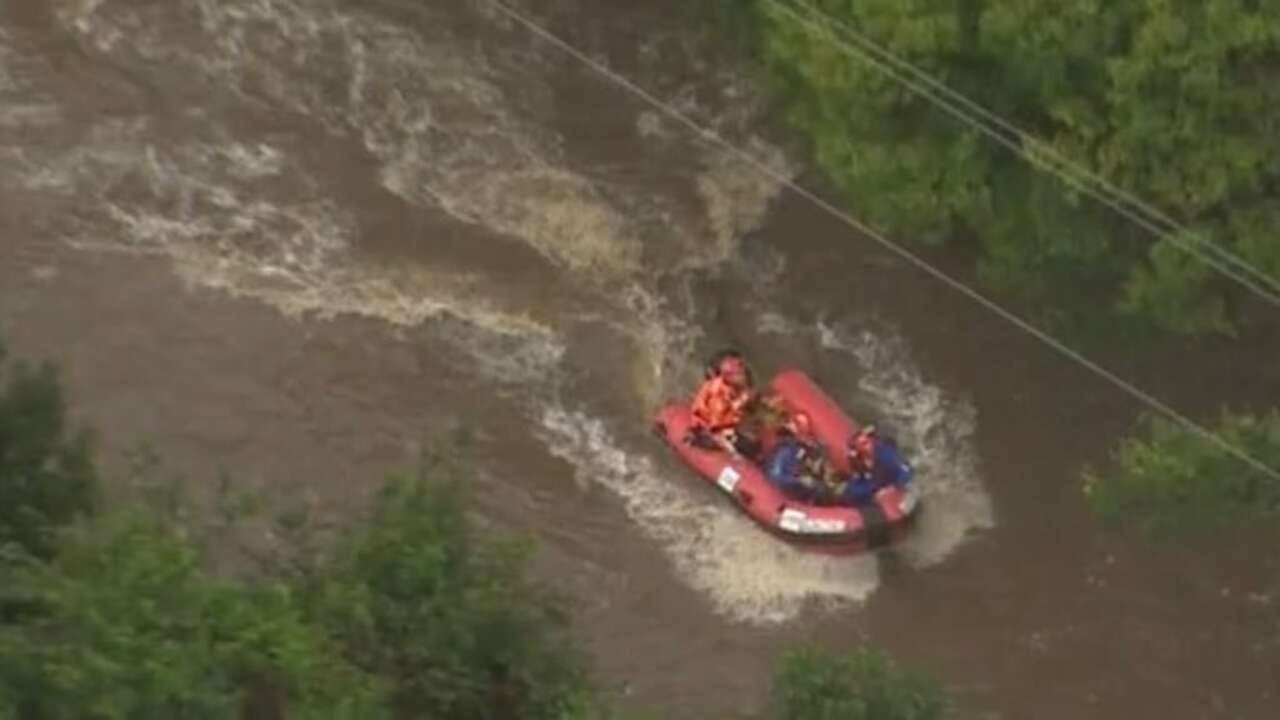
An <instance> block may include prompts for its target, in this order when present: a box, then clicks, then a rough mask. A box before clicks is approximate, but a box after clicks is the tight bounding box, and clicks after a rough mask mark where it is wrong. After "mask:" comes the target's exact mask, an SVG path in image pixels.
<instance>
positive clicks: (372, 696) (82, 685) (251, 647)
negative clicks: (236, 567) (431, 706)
mask: <svg viewBox="0 0 1280 720" xmlns="http://www.w3.org/2000/svg"><path fill="white" fill-rule="evenodd" d="M3 579H4V580H5V590H4V591H3V592H4V594H5V595H6V596H8V597H7V599H10V600H12V599H14V598H15V596H20V597H18V598H17V599H20V600H22V601H23V602H24V603H25V604H26V605H27V606H28V607H30V608H31V609H30V610H29V611H28V612H27V613H25V614H24V616H23V617H22V621H21V622H17V623H12V624H9V625H6V626H0V698H3V701H0V716H4V712H5V710H6V709H7V710H8V712H9V715H8V716H9V717H14V718H48V719H49V720H60V719H65V720H73V719H74V720H81V719H83V720H114V719H116V718H179V717H181V718H193V719H199V718H209V719H211V720H212V719H214V718H234V717H238V716H241V715H242V714H245V715H251V716H254V717H283V716H284V715H283V713H284V712H285V711H286V709H287V712H288V717H297V718H351V719H352V720H354V719H355V718H377V717H386V714H385V713H379V712H378V710H379V704H378V702H377V700H378V696H377V694H376V692H375V684H374V683H373V681H372V680H371V679H370V678H367V677H364V676H363V675H362V674H361V673H359V672H357V671H355V669H354V668H352V667H350V666H349V665H347V664H346V663H345V662H344V661H343V660H342V659H341V655H340V653H338V652H336V648H334V647H331V646H330V645H329V643H328V641H327V640H326V639H325V637H324V632H323V629H322V628H320V627H317V626H316V625H314V624H312V623H310V622H308V619H307V618H306V617H305V615H304V614H303V612H302V611H301V608H300V605H299V602H298V598H297V596H296V595H295V594H293V593H292V592H290V590H289V589H288V588H286V587H283V586H279V585H275V584H268V585H263V586H260V587H243V586H238V585H234V584H230V583H224V582H219V581H216V580H214V579H212V578H209V577H208V576H206V575H205V574H204V573H203V572H202V571H201V569H200V564H199V558H198V557H197V554H196V552H195V550H194V548H193V547H192V545H191V544H190V543H189V542H188V541H187V540H185V539H184V538H183V537H182V536H181V535H180V534H179V533H177V532H176V531H175V530H174V529H172V528H168V527H165V526H164V525H163V524H161V523H159V522H156V521H155V520H154V519H151V518H148V517H143V516H140V515H137V514H129V515H124V516H119V517H110V518H103V519H101V520H98V521H95V522H92V523H89V524H87V525H85V526H84V527H81V528H78V530H77V531H76V532H74V533H71V534H70V535H69V536H68V537H67V538H66V540H65V542H64V543H63V545H62V547H61V548H60V552H59V554H58V557H57V558H56V559H55V560H54V561H53V562H52V563H50V564H49V565H48V566H42V565H40V564H30V565H27V566H25V567H22V568H19V569H11V570H10V571H9V572H8V573H6V577H4V578H3ZM6 701H7V703H8V707H7V708H6V707H5V702H6Z"/></svg>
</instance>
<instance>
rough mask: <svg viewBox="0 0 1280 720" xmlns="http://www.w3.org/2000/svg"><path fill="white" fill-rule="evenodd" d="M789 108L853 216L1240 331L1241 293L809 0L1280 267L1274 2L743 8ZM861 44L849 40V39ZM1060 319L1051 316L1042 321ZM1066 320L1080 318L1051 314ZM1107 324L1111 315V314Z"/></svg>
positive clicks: (1057, 294)
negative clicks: (973, 121) (995, 133)
mask: <svg viewBox="0 0 1280 720" xmlns="http://www.w3.org/2000/svg"><path fill="white" fill-rule="evenodd" d="M731 4H733V5H735V6H736V7H738V8H739V9H742V10H745V11H746V12H747V13H748V14H749V15H750V17H751V18H753V19H754V23H753V24H752V27H753V29H754V38H755V40H756V42H757V45H758V50H759V52H760V55H761V57H762V60H763V62H764V64H765V66H766V67H767V68H768V70H769V71H770V75H771V77H772V78H773V79H774V81H775V83H774V84H775V86H776V88H777V91H778V93H779V96H780V97H781V99H782V101H783V103H784V105H785V107H786V108H787V111H788V114H789V117H790V119H791V120H792V121H793V122H794V124H795V125H796V126H797V127H799V128H800V129H801V130H803V131H804V132H805V134H806V135H807V136H808V137H809V138H810V139H811V140H812V144H813V148H814V151H815V154H816V158H817V161H818V163H819V164H820V165H821V167H822V168H823V169H824V170H825V171H826V172H827V174H828V175H829V176H830V177H831V178H832V179H833V180H834V182H835V183H836V185H837V186H838V187H839V188H840V189H841V190H843V191H844V192H845V193H846V194H847V196H848V197H849V200H850V202H851V203H852V204H853V205H855V206H856V209H857V211H858V212H859V213H860V214H862V215H864V216H865V217H866V218H867V219H868V220H870V221H872V222H873V223H875V224H877V225H879V226H881V227H884V228H886V229H888V230H889V231H891V232H893V233H894V234H897V235H899V236H902V237H904V238H908V239H923V240H931V241H943V240H946V239H949V238H956V237H974V238H977V239H978V240H979V241H980V242H981V246H982V248H983V251H984V252H983V259H982V262H981V265H980V270H981V274H982V276H983V277H984V278H985V279H986V280H987V281H988V282H990V283H991V284H992V285H994V286H995V287H998V288H1000V289H1003V290H1006V291H1011V292H1015V293H1018V294H1020V295H1022V296H1024V297H1027V298H1029V299H1031V300H1033V301H1038V302H1039V303H1040V306H1041V307H1043V308H1045V309H1046V313H1048V308H1050V307H1051V306H1056V307H1058V308H1065V311H1060V312H1065V314H1066V315H1072V316H1080V315H1083V314H1094V315H1096V310H1097V308H1098V307H1099V303H1098V299H1099V298H1100V297H1101V298H1102V306H1103V307H1110V308H1112V309H1115V310H1118V311H1120V312H1121V313H1122V314H1123V315H1126V316H1129V317H1131V318H1134V319H1140V320H1141V321H1142V322H1143V323H1146V324H1155V325H1159V326H1162V327H1164V328H1167V329H1172V330H1176V331H1181V332H1189V333H1191V332H1203V331H1230V330H1231V329H1232V327H1233V322H1235V321H1236V320H1237V318H1236V314H1235V313H1233V310H1232V308H1233V307H1234V306H1233V303H1232V300H1233V299H1234V298H1236V297H1239V296H1240V291H1239V290H1238V288H1237V287H1236V286H1235V285H1234V284H1232V283H1229V281H1226V280H1224V279H1223V278H1221V277H1220V276H1219V275H1217V273H1216V272H1214V271H1212V270H1210V269H1208V268H1207V267H1206V266H1205V265H1204V264H1203V263H1201V262H1200V261H1199V260H1196V259H1195V258H1193V257H1191V256H1189V255H1187V254H1186V253H1185V252H1183V251H1182V250H1181V249H1179V247H1178V246H1177V245H1176V244H1175V243H1176V242H1182V243H1183V244H1186V243H1188V242H1192V241H1193V240H1192V238H1191V237H1185V236H1181V237H1178V238H1175V240H1174V241H1170V240H1168V239H1166V240H1160V241H1155V240H1154V235H1153V234H1151V233H1150V232H1149V231H1148V230H1146V229H1143V228H1141V227H1139V226H1138V225H1135V224H1134V223H1132V222H1129V221H1128V220H1125V219H1123V218H1121V217H1120V216H1119V215H1118V214H1116V213H1115V212H1114V211H1112V210H1111V209H1108V208H1106V207H1105V206H1103V205H1102V204H1100V203H1097V202H1095V201H1094V200H1091V199H1087V198H1085V197H1084V196H1082V195H1081V194H1079V193H1077V192H1075V191H1073V190H1070V189H1069V188H1067V186H1065V185H1064V184H1063V183H1062V182H1061V181H1060V180H1058V179H1057V178H1055V177H1054V176H1052V175H1050V174H1048V173H1044V172H1038V171H1036V170H1035V169H1033V168H1032V167H1031V166H1030V165H1028V164H1027V163H1026V162H1025V161H1023V160H1022V159H1020V158H1018V157H1017V155H1015V154H1014V153H1013V152H1011V151H1009V150H1008V149H1007V148H1005V147H1002V146H1001V145H999V144H997V143H996V142H993V141H991V140H990V139H988V138H987V137H984V136H982V135H980V134H979V133H978V132H977V131H976V130H974V129H972V128H971V127H969V126H966V125H963V124H962V123H960V122H959V121H958V120H956V119H955V118H954V117H952V116H951V115H948V114H947V113H945V112H943V111H942V110H940V109H938V108H937V107H935V106H934V105H932V104H931V103H930V102H929V101H928V100H926V99H923V98H921V97H920V96H918V95H916V94H914V93H912V92H911V91H910V90H909V89H908V88H907V87H905V86H904V85H902V84H901V83H899V82H896V81H894V80H892V79H890V78H888V77H887V76H886V75H885V74H884V73H883V72H882V71H881V70H878V69H876V68H875V67H873V66H872V65H871V64H870V63H868V62H867V61H866V60H864V59H859V58H858V57H857V56H856V55H851V54H850V53H849V52H847V51H846V50H842V49H841V48H840V47H839V46H838V45H837V44H836V43H833V42H830V40H833V39H834V40H839V39H840V38H844V39H851V38H850V36H848V35H847V34H846V33H845V31H842V30H841V29H840V28H839V27H838V26H836V25H834V24H831V23H828V22H826V21H824V20H821V19H816V20H815V19H814V18H815V17H816V16H814V15H811V14H810V13H809V11H808V10H809V8H816V9H818V10H820V11H821V12H822V13H824V14H826V15H829V16H831V17H833V18H835V19H836V20H838V21H839V22H840V23H842V24H844V25H847V26H848V27H849V28H852V29H853V30H855V31H857V32H859V33H862V34H864V35H866V36H868V37H870V38H872V39H873V40H874V41H875V42H876V43H878V44H880V45H881V46H883V47H885V48H887V49H889V50H891V51H892V52H893V53H895V54H896V55H898V56H900V57H902V58H904V59H906V60H908V61H910V62H911V63H913V64H915V65H917V66H919V67H920V68H922V69H923V70H925V71H927V72H929V73H930V74H931V75H933V76H934V77H936V78H938V79H939V80H941V81H942V82H944V83H946V84H947V85H948V86H950V87H952V88H954V89H956V90H958V91H959V92H961V93H964V94H965V95H966V96H968V97H970V98H973V99H974V100H975V101H977V102H978V103H980V104H982V105H983V106H985V107H987V108H989V109H990V110H992V111H993V112H995V113H997V114H998V115H1000V116H1001V117H1004V118H1007V119H1008V120H1010V121H1011V122H1012V123H1013V124H1015V125H1016V126H1018V127H1019V128H1021V129H1022V130H1024V131H1026V132H1028V133H1029V134H1030V135H1031V136H1032V137H1034V138H1038V139H1039V140H1041V141H1043V143H1044V144H1043V145H1039V144H1034V143H1031V142H1024V141H1023V140H1022V139H1021V138H1019V137H1018V136H1017V135H1015V134H1012V133H1009V132H1007V131H1001V135H1002V137H1006V138H1009V139H1013V140H1014V141H1015V142H1017V143H1019V147H1020V148H1021V149H1024V150H1026V151H1028V152H1032V153H1035V154H1036V157H1040V158H1044V157H1046V155H1045V153H1046V150H1052V151H1055V152H1057V153H1060V154H1062V155H1064V156H1066V157H1067V158H1070V159H1071V160H1073V161H1074V162H1076V163H1078V164H1080V165H1082V166H1083V167H1084V168H1086V169H1087V170H1089V171H1091V172H1093V173H1097V174H1099V175H1101V176H1102V177H1104V178H1106V179H1107V180H1108V181H1110V182H1111V183H1113V184H1114V185H1116V186H1118V187H1119V188H1122V189H1124V190H1126V191H1128V192H1130V193H1132V194H1136V195H1137V196H1138V197H1140V198H1143V199H1144V200H1146V201H1148V202H1150V203H1153V204H1154V206H1155V207H1156V208H1157V209H1159V211H1160V212H1162V213H1163V214H1165V215H1167V216H1169V217H1171V218H1172V219H1174V220H1176V221H1177V222H1178V223H1180V224H1182V225H1184V226H1186V227H1187V228H1189V229H1190V230H1191V231H1192V232H1193V233H1194V237H1195V238H1198V239H1200V240H1202V241H1204V242H1208V243H1213V244H1216V246H1219V247H1222V248H1226V249H1229V250H1230V251H1232V252H1234V253H1235V254H1237V255H1239V256H1240V257H1241V258H1243V259H1245V260H1247V261H1248V262H1249V263H1251V264H1253V265H1255V266H1256V267H1258V268H1259V269H1260V270H1262V271H1264V272H1266V273H1268V274H1269V275H1270V276H1271V277H1274V278H1280V239H1277V238H1276V236H1275V228H1276V227H1277V225H1278V222H1277V221H1280V202H1277V190H1278V189H1280V163H1277V162H1276V158H1277V157H1280V132H1277V130H1278V129H1280V83H1276V82H1275V78H1274V77H1273V75H1274V73H1273V70H1274V68H1275V67H1276V65H1277V63H1278V62H1280V2H1276V1H1275V0H1253V1H1250V0H1072V1H1071V2H1061V1H1060V0H961V1H960V2H955V1H954V0H910V1H902V0H856V1H854V0H742V1H741V2H738V3H731ZM855 44H856V41H855ZM1050 317H1053V315H1052V314H1050ZM1058 319H1068V318H1065V317H1062V316H1059V317H1058ZM1113 319H1114V318H1113Z"/></svg>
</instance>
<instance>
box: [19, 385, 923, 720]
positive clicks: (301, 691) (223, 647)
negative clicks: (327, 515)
mask: <svg viewBox="0 0 1280 720" xmlns="http://www.w3.org/2000/svg"><path fill="white" fill-rule="evenodd" d="M8 377H9V379H8V382H7V383H6V384H5V385H4V388H3V392H0V497H3V498H4V500H5V504H4V505H3V507H0V511H3V513H4V514H3V516H0V522H2V523H3V524H0V530H2V531H3V533H4V534H3V536H0V718H4V719H6V720H7V719H12V720H27V719H34V718H40V719H43V720H64V719H65V720H72V719H75V720H117V719H119V720H123V719H125V718H179V717H180V718H192V719H199V718H209V719H222V718H255V719H256V718H266V719H270V718H325V719H326V720H327V719H329V718H338V719H341V718H351V719H352V720H356V719H359V720H373V719H376V718H430V719H431V720H450V719H458V720H465V719H473V718H474V719H475V720H498V719H504V718H506V719H511V720H515V719H517V718H518V719H520V720H538V719H539V718H545V719H546V720H575V719H582V720H587V719H591V720H596V719H604V718H611V717H619V715H618V714H617V713H616V711H614V710H612V709H610V708H609V705H610V702H609V698H608V697H606V695H605V693H603V692H602V691H601V690H600V689H599V687H598V685H597V684H596V683H595V682H594V681H593V678H592V676H591V674H590V672H589V670H588V665H587V662H586V659H585V657H584V656H583V655H582V653H581V652H580V651H579V650H578V649H577V648H576V647H575V645H574V643H573V642H572V641H571V636H570V632H569V630H570V620H569V618H570V615H571V606H570V605H569V604H568V603H567V602H566V601H564V600H563V599H560V598H557V597H555V596H553V595H552V594H550V593H549V592H548V591H547V589H546V588H544V587H543V586H542V585H541V584H540V583H538V582H537V581H536V580H534V579H533V578H531V577H530V576H529V574H528V571H527V563H526V562H525V560H526V555H527V550H526V546H525V545H523V544H519V543H516V542H513V541H511V540H503V539H499V538H495V537H492V536H491V535H490V534H488V533H484V532H480V531H479V530H478V529H477V528H476V527H475V525H474V524H473V523H472V522H471V521H470V520H469V519H468V514H467V509H468V502H467V495H466V488H467V487H468V486H469V485H470V484H469V483H467V482H465V479H466V477H467V466H466V463H465V462H463V461H462V460H461V459H459V457H457V456H461V455H464V454H465V453H464V452H463V451H462V450H461V449H459V448H456V447H455V448H451V453H449V454H447V455H446V454H438V455H433V456H429V457H427V458H424V459H423V460H422V461H421V463H420V466H419V468H420V469H419V471H418V472H416V473H411V474H403V475H399V476H396V477H393V478H392V479H390V480H388V481H387V482H386V484H385V485H384V487H383V489H382V491H381V492H380V493H379V495H378V497H377V499H376V501H375V502H374V506H373V508H372V509H371V511H370V513H369V514H368V517H367V518H366V519H364V520H362V521H359V522H356V523H354V524H352V525H351V526H350V527H349V528H348V529H347V530H346V531H345V532H343V533H341V534H340V535H339V536H338V537H336V538H333V539H330V540H328V541H327V542H323V543H319V547H318V548H317V543H316V540H315V537H314V534H313V533H310V532H309V531H308V528H307V527H305V523H306V520H305V517H304V518H303V519H302V520H299V516H298V514H296V513H285V514H283V515H281V516H280V519H279V528H278V530H279V532H278V533H277V534H276V535H277V537H279V538H281V539H282V542H283V543H284V545H285V546H284V547H282V548H278V549H276V551H273V552H270V553H267V555H266V558H267V560H266V561H265V562H264V563H259V564H262V565H264V567H261V568H257V569H255V570H254V571H252V572H243V573H234V574H233V576H230V577H229V576H225V575H226V574H225V573H221V574H219V573H215V572H213V571H212V570H211V568H212V566H213V565H212V563H211V562H210V556H211V555H212V554H213V553H214V552H215V551H222V552H226V551H227V548H226V547H222V545H224V544H226V543H227V542H234V538H235V523H232V529H231V532H230V534H229V535H228V534H226V528H221V529H219V530H218V531H217V532H218V533H219V534H218V536H217V537H210V536H207V535H206V534H205V532H204V531H203V530H201V529H200V527H199V526H198V524H193V523H190V522H189V521H186V520H184V518H183V515H182V513H177V512H174V511H173V507H172V504H171V500H172V498H167V497H166V498H165V499H164V500H163V501H162V502H155V501H154V499H155V498H157V497H160V495H161V494H155V493H151V494H149V495H148V496H144V498H143V499H139V500H133V501H121V503H119V504H115V505H112V506H110V507H104V506H103V504H102V503H99V502H97V501H96V498H97V494H98V481H97V474H96V471H95V470H94V463H93V460H92V457H91V454H90V451H89V446H88V444H87V443H86V441H85V440H84V436H83V435H82V434H76V433H74V432H72V430H71V428H70V427H69V423H68V420H67V411H66V405H65V402H64V400H63V397H62V392H61V390H60V388H59V385H58V382H57V378H56V374H55V373H54V371H53V370H52V369H51V368H49V367H47V366H45V367H44V368H43V369H41V370H39V371H34V370H31V369H30V368H28V367H27V366H21V365H20V366H14V367H13V368H11V369H10V372H9V376H8ZM147 497H150V498H151V499H147ZM244 506H246V504H244V503H241V504H240V505H238V506H237V507H244ZM246 512H247V511H246ZM302 515H305V514H302ZM241 519H247V518H241ZM228 538H230V540H228ZM241 575H243V577H240V576H241ZM773 693H774V702H773V706H772V707H773V714H772V717H777V718H779V720H793V719H794V720H800V719H801V718H804V719H805V720H809V719H810V718H825V717H830V718H836V717H840V718H857V717H875V718H882V719H884V720H895V719H897V718H901V719H902V720H929V719H931V718H941V717H943V716H944V712H945V705H944V703H943V701H942V699H941V697H942V696H941V693H940V691H939V690H938V689H937V688H936V687H935V686H933V685H931V684H929V683H928V682H927V681H924V680H921V679H919V678H917V677H916V676H914V675H909V674H905V673H903V672H901V671H899V670H897V669H895V668H894V667H893V666H892V665H891V664H890V663H888V661H887V660H885V659H884V658H881V657H880V656H878V655H874V654H871V653H867V652H859V653H855V654H853V655H851V656H849V657H847V658H842V657H838V656H837V657H828V656H820V655H817V654H814V653H812V652H806V653H802V654H798V655H795V656H790V657H787V658H785V659H783V661H782V662H781V664H780V669H779V672H778V676H777V681H776V683H775V686H774V690H773ZM850 713H853V714H850ZM859 713H861V714H859Z"/></svg>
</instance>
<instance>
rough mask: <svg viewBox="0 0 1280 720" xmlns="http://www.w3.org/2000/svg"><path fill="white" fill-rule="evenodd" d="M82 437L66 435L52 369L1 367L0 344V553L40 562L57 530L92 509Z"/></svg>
mask: <svg viewBox="0 0 1280 720" xmlns="http://www.w3.org/2000/svg"><path fill="white" fill-rule="evenodd" d="M95 492H96V473H95V470H94V465H93V462H92V459H91V453H90V448H89V442H88V437H87V435H85V434H84V433H74V432H72V430H71V428H70V426H69V423H68V420H67V409H66V403H65V401H64V399H63V394H62V387H61V385H60V384H59V382H58V377H57V372H56V371H55V370H54V368H53V366H51V365H49V364H44V365H41V366H39V367H32V366H30V365H28V364H27V363H23V362H16V363H12V364H9V363H6V362H5V351H4V346H3V344H2V343H0V547H2V546H4V545H6V544H15V545H17V546H18V547H19V548H21V549H22V550H23V551H25V552H27V553H31V554H33V555H36V556H39V557H48V555H49V554H50V552H52V546H53V542H54V537H53V533H54V531H55V530H56V528H58V527H60V526H61V525H63V524H65V523H67V522H68V521H70V520H71V519H73V518H74V517H77V516H79V515H83V514H85V513H87V512H88V511H89V510H90V509H91V508H92V506H93V503H94V496H95Z"/></svg>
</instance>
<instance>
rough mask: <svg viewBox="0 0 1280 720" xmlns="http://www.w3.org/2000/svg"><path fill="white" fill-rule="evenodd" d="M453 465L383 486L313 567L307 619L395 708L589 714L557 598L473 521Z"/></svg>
mask: <svg viewBox="0 0 1280 720" xmlns="http://www.w3.org/2000/svg"><path fill="white" fill-rule="evenodd" d="M446 468H447V470H446ZM459 472H460V469H459V468H457V467H456V466H451V465H443V466H437V467H436V468H435V471H434V472H432V473H430V474H423V475H419V476H418V477H412V478H402V479H397V480H395V481H393V482H391V483H390V484H389V485H388V486H387V487H386V488H385V490H384V491H383V493H382V497H381V499H380V501H379V503H378V507H377V510H376V512H375V513H374V515H373V517H372V518H370V520H369V522H367V523H364V524H362V525H361V526H360V527H359V528H358V529H357V530H356V531H355V532H354V533H353V534H352V536H351V537H350V538H348V540H347V541H346V542H345V543H343V544H342V546H341V547H340V548H339V551H338V554H337V557H336V559H335V561H334V562H333V563H332V564H331V565H330V566H329V567H327V568H325V571H324V572H323V573H322V574H319V575H317V576H315V578H313V582H312V587H311V588H310V592H309V594H311V595H312V596H314V597H315V598H316V601H315V609H316V616H317V618H318V619H319V621H320V622H321V624H322V625H323V626H324V627H325V628H327V629H328V631H329V632H330V633H332V634H333V636H334V637H335V638H336V639H337V640H338V642H339V643H340V644H341V645H342V646H343V647H344V648H345V649H346V655H347V657H349V658H351V659H352V660H353V662H355V663H356V664H357V665H358V666H360V667H361V668H362V669H364V670H365V671H366V672H368V673H370V674H371V675H373V676H376V677H379V678H384V679H386V680H387V681H388V682H389V684H390V688H391V692H390V695H389V700H390V703H391V706H392V707H393V708H395V709H396V710H397V711H398V712H397V715H398V716H399V717H421V718H491V717H492V718H498V717H509V718H530V719H534V720H536V719H537V718H548V719H550V718H563V719H566V720H567V719H568V718H587V717H599V716H600V715H599V714H598V713H599V711H598V709H596V708H595V706H594V703H593V698H592V696H591V694H590V692H589V691H588V683H587V680H586V677H585V676H584V674H583V672H582V670H581V668H580V666H579V665H578V663H577V662H576V655H575V653H574V651H573V650H572V648H571V647H569V645H568V644H567V642H566V638H565V634H564V633H563V632H562V631H563V630H564V629H565V625H566V619H567V618H566V616H565V614H564V613H563V611H562V609H561V607H560V605H559V603H558V602H556V601H555V600H554V599H553V598H551V597H549V596H547V595H546V593H545V592H544V591H543V590H541V589H540V588H539V587H537V586H536V585H535V584H533V583H531V582H529V581H528V580H527V579H526V577H525V573H524V562H523V559H524V558H523V553H522V552H521V551H520V550H519V549H518V548H517V547H516V546H514V545H511V544H505V543H498V542H496V541H493V540H490V539H487V538H484V537H482V536H479V535H478V534H476V533H475V532H473V530H472V528H471V527H470V524H469V523H468V522H467V520H466V515H465V503H464V502H463V501H462V498H463V497H464V496H465V491H464V488H463V487H462V485H461V484H460V483H458V482H456V481H452V480H450V479H451V478H457V477H459V475H458V473H459Z"/></svg>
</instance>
